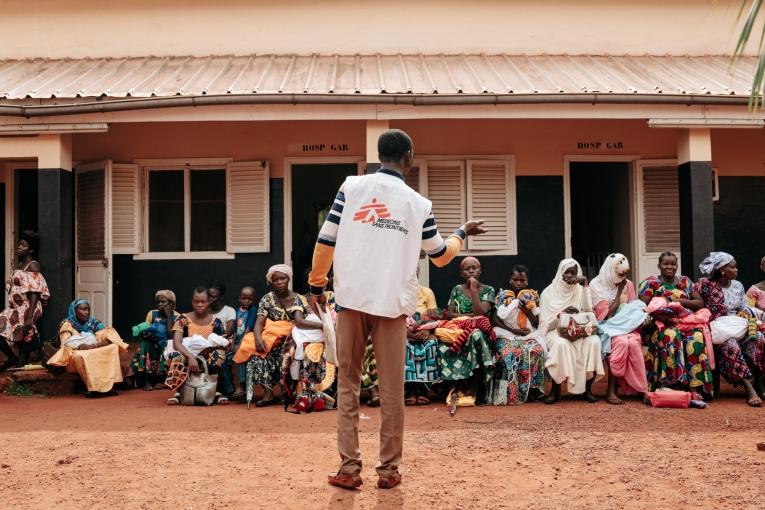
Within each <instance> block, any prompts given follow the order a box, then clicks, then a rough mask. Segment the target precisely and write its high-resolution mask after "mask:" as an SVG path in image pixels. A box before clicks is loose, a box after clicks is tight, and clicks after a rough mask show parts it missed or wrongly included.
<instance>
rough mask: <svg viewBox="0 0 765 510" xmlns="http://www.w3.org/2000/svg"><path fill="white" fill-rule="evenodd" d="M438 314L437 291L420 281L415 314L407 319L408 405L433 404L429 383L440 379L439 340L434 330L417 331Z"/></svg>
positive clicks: (406, 389)
mask: <svg viewBox="0 0 765 510" xmlns="http://www.w3.org/2000/svg"><path fill="white" fill-rule="evenodd" d="M417 273H418V276H419V269H418V270H417ZM438 315H439V312H438V304H437V303H436V296H435V294H433V291H432V290H430V289H429V288H427V287H423V286H422V285H420V289H419V291H418V292H417V309H416V312H415V316H414V317H412V318H410V320H409V321H407V326H408V327H407V342H406V365H405V368H404V397H405V398H404V404H406V405H408V406H413V405H428V404H430V399H429V398H428V397H427V394H428V391H429V386H430V385H431V384H433V383H434V382H436V380H437V379H438V342H437V341H436V338H435V335H433V334H432V331H418V330H417V326H418V325H420V324H422V323H424V322H427V321H428V320H430V319H432V318H438Z"/></svg>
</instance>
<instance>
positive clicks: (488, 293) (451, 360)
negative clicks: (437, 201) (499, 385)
mask: <svg viewBox="0 0 765 510" xmlns="http://www.w3.org/2000/svg"><path fill="white" fill-rule="evenodd" d="M459 269H460V276H461V277H462V279H463V280H464V282H465V283H462V284H459V285H456V286H455V287H454V288H453V289H452V292H451V294H450V295H449V303H448V308H447V312H446V316H447V318H448V319H451V321H452V322H453V323H454V325H455V326H456V327H455V328H453V329H452V331H455V332H457V335H456V338H455V336H450V335H447V334H440V335H439V331H438V330H436V337H437V338H438V340H439V345H438V357H439V359H438V365H439V372H440V374H441V376H440V380H441V381H448V382H451V383H452V386H453V396H455V395H456V396H459V394H463V395H469V396H473V397H476V396H477V397H478V398H477V400H478V401H479V403H480V402H482V401H486V400H487V397H488V395H487V394H486V393H487V391H488V389H489V387H490V384H491V378H492V372H493V370H492V368H493V366H494V353H493V350H492V346H491V344H490V342H491V343H493V342H494V340H495V339H496V337H495V336H494V330H493V328H492V327H491V322H490V321H489V319H488V317H489V315H491V309H492V306H494V298H495V291H494V287H491V286H489V285H484V284H483V283H481V281H480V278H481V272H482V270H481V263H480V262H479V261H478V259H477V258H475V257H465V258H464V259H462V262H460V266H459ZM463 319H468V320H463ZM443 329H445V328H443ZM444 333H445V332H444ZM474 375H475V377H474Z"/></svg>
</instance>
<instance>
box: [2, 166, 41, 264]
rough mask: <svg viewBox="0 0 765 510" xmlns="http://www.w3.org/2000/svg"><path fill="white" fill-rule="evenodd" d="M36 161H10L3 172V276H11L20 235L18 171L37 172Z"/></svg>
mask: <svg viewBox="0 0 765 510" xmlns="http://www.w3.org/2000/svg"><path fill="white" fill-rule="evenodd" d="M37 168H38V165H37V161H36V160H28V161H9V162H7V163H5V165H4V167H3V169H2V172H3V182H5V239H3V249H4V250H5V267H4V268H3V270H4V272H3V274H11V271H12V270H13V262H14V260H15V259H16V254H15V248H16V239H17V238H18V235H19V233H18V232H17V230H16V229H17V226H18V209H17V207H16V202H15V200H14V199H15V197H16V179H15V176H16V170H34V171H35V172H36V171H37Z"/></svg>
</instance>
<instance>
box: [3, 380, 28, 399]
mask: <svg viewBox="0 0 765 510" xmlns="http://www.w3.org/2000/svg"><path fill="white" fill-rule="evenodd" d="M5 394H6V395H10V396H12V397H31V396H33V395H34V393H33V392H32V388H30V387H29V386H27V385H26V384H22V383H20V382H18V381H11V384H9V385H8V387H7V388H6V389H5Z"/></svg>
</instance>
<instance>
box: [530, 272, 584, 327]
mask: <svg viewBox="0 0 765 510" xmlns="http://www.w3.org/2000/svg"><path fill="white" fill-rule="evenodd" d="M572 267H576V274H577V276H581V275H582V268H581V266H580V265H579V262H577V261H576V260H574V259H563V260H561V261H560V264H558V272H557V273H555V278H553V281H552V283H551V284H550V285H548V286H547V288H546V289H545V290H544V291H542V295H541V296H540V298H539V310H540V312H541V314H540V318H541V319H542V321H543V322H549V321H551V320H554V319H555V318H556V317H557V316H558V314H559V313H561V312H562V311H563V310H565V309H566V308H568V307H569V306H575V307H577V308H579V307H581V306H582V297H583V295H584V287H582V286H581V285H579V284H578V283H575V284H573V285H569V284H568V283H566V282H565V281H563V273H565V272H566V270H567V269H570V268H572Z"/></svg>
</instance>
